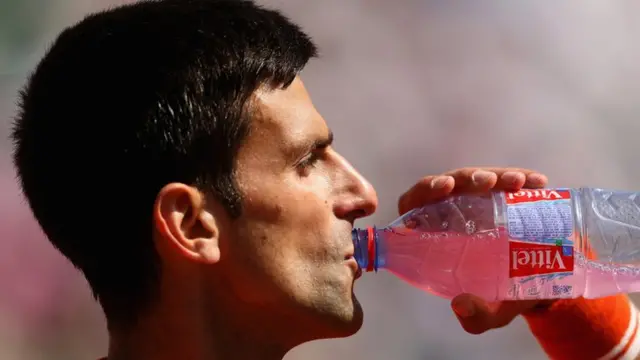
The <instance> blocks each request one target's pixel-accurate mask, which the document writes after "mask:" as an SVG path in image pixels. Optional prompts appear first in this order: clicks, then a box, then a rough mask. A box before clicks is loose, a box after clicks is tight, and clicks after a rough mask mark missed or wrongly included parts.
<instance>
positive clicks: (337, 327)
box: [316, 295, 364, 340]
mask: <svg viewBox="0 0 640 360" xmlns="http://www.w3.org/2000/svg"><path fill="white" fill-rule="evenodd" d="M363 320H364V313H363V310H362V306H361V305H360V302H359V301H358V299H357V298H356V296H355V295H352V298H351V301H349V304H348V306H344V307H342V311H334V312H332V313H331V314H323V320H322V322H323V323H324V324H325V326H323V328H324V331H322V332H319V333H318V336H317V339H330V338H344V337H349V336H352V335H354V334H356V333H357V332H358V331H359V330H360V329H361V328H362V323H363ZM317 339H316V340H317Z"/></svg>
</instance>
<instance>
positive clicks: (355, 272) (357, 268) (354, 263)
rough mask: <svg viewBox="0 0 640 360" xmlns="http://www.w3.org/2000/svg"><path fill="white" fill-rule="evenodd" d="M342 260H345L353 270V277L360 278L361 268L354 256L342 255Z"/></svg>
mask: <svg viewBox="0 0 640 360" xmlns="http://www.w3.org/2000/svg"><path fill="white" fill-rule="evenodd" d="M344 260H345V261H346V262H347V265H348V266H349V267H350V268H351V269H352V270H353V275H354V278H355V279H358V278H360V276H362V269H361V268H360V266H359V265H358V262H357V261H356V258H355V257H353V255H347V256H345V257H344Z"/></svg>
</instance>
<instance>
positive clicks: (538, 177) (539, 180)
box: [529, 173, 547, 184]
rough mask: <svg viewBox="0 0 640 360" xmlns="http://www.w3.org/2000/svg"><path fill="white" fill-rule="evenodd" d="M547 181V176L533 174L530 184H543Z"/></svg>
mask: <svg viewBox="0 0 640 360" xmlns="http://www.w3.org/2000/svg"><path fill="white" fill-rule="evenodd" d="M546 179H547V178H546V176H544V175H542V174H538V173H533V174H531V175H529V182H532V183H534V184H543V183H544V182H545V180H546Z"/></svg>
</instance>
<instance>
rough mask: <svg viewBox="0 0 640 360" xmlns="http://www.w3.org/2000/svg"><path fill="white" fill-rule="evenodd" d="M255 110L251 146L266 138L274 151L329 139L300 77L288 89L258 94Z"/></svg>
mask: <svg viewBox="0 0 640 360" xmlns="http://www.w3.org/2000/svg"><path fill="white" fill-rule="evenodd" d="M253 110H254V117H253V121H252V126H251V128H252V131H251V135H250V138H252V139H248V140H250V141H249V142H250V143H251V142H253V141H251V140H254V141H255V140H260V138H262V140H267V141H269V142H270V146H272V147H273V146H287V145H290V144H292V145H295V143H296V142H299V141H306V140H307V139H308V138H309V137H317V136H323V135H324V136H326V134H327V132H328V128H327V125H326V123H325V121H324V119H323V118H322V117H321V116H320V114H319V113H318V112H317V110H316V108H315V107H314V105H313V103H312V101H311V98H310V96H309V93H308V92H307V90H306V88H305V87H304V84H303V82H302V80H301V79H300V78H299V77H296V78H295V79H294V81H293V82H292V83H291V85H289V86H288V87H287V88H286V89H276V90H271V89H261V90H258V91H257V92H256V94H255V98H254V106H253Z"/></svg>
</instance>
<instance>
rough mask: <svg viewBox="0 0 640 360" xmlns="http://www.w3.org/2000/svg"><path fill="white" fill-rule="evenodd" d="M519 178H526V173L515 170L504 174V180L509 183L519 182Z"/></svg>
mask: <svg viewBox="0 0 640 360" xmlns="http://www.w3.org/2000/svg"><path fill="white" fill-rule="evenodd" d="M518 178H524V174H523V173H520V172H515V171H507V172H506V173H504V174H502V180H503V181H505V182H508V183H509V184H515V183H517V182H518V180H519V179H518Z"/></svg>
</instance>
